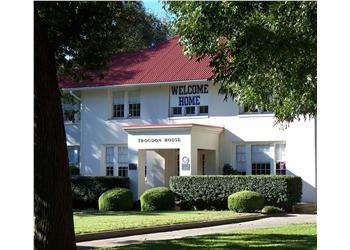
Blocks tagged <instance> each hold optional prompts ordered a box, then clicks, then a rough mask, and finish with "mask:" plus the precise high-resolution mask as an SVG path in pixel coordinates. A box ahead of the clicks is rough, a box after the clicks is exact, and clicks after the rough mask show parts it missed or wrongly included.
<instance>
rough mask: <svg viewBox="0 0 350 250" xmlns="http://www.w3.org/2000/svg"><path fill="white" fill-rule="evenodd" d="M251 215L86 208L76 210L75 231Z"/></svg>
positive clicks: (149, 225)
mask: <svg viewBox="0 0 350 250" xmlns="http://www.w3.org/2000/svg"><path fill="white" fill-rule="evenodd" d="M251 215H256V214H244V213H235V212H233V211H167V212H139V211H130V212H100V211H97V210H86V211H81V212H74V228H75V233H88V232H100V231H109V230H118V229H127V228H141V227H151V226H159V225H170V224H176V223H183V222H193V221H209V220H218V219H227V218H237V217H240V216H251Z"/></svg>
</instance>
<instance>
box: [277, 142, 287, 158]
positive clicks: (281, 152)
mask: <svg viewBox="0 0 350 250" xmlns="http://www.w3.org/2000/svg"><path fill="white" fill-rule="evenodd" d="M285 150H286V144H276V145H275V154H276V161H285V160H286V159H285Z"/></svg>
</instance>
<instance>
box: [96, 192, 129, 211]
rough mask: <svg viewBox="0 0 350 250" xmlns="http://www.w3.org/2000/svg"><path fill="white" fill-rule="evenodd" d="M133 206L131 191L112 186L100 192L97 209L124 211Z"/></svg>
mask: <svg viewBox="0 0 350 250" xmlns="http://www.w3.org/2000/svg"><path fill="white" fill-rule="evenodd" d="M132 206H133V202H132V192H131V191H130V190H129V189H127V188H114V189H111V190H108V191H106V192H104V193H103V194H101V196H100V198H98V209H99V210H101V211H125V210H131V209H132Z"/></svg>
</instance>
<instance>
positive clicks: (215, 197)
mask: <svg viewBox="0 0 350 250" xmlns="http://www.w3.org/2000/svg"><path fill="white" fill-rule="evenodd" d="M169 187H170V190H171V191H173V192H174V193H175V195H176V198H177V200H178V203H179V204H184V205H189V206H194V207H197V208H198V209H204V208H205V209H212V208H216V209H227V198H228V196H229V195H231V194H233V193H236V192H239V191H242V190H249V191H255V192H258V193H260V194H261V195H262V196H263V197H264V200H265V204H266V205H274V206H278V207H282V208H285V209H290V208H291V206H292V205H293V204H295V203H296V202H299V201H300V199H301V194H302V182H301V178H300V177H294V176H266V175H265V176H253V175H247V176H244V175H242V176H234V175H231V176H220V175H216V176H172V177H170V183H169Z"/></svg>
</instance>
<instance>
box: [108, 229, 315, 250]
mask: <svg viewBox="0 0 350 250" xmlns="http://www.w3.org/2000/svg"><path fill="white" fill-rule="evenodd" d="M316 237H317V236H316V224H302V225H289V226H285V227H275V228H264V229H251V230H244V231H239V232H234V233H227V234H214V235H204V236H196V237H188V238H183V239H179V240H165V241H154V242H147V243H144V244H139V245H130V246H124V247H116V248H104V250H107V249H109V250H112V249H113V250H126V249H130V250H144V249H149V250H163V249H166V250H173V249H176V250H179V249H215V250H228V249H234V250H245V249H259V250H260V249H262V250H277V249H278V250H280V249H286V250H290V249H295V250H311V249H316V242H317V241H316Z"/></svg>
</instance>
